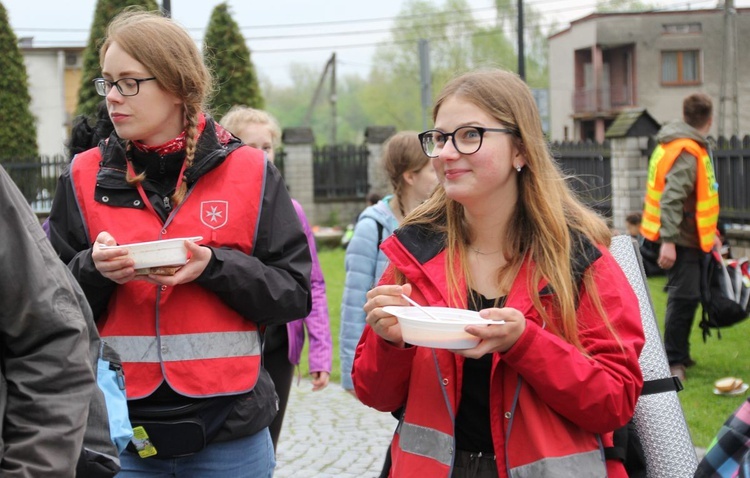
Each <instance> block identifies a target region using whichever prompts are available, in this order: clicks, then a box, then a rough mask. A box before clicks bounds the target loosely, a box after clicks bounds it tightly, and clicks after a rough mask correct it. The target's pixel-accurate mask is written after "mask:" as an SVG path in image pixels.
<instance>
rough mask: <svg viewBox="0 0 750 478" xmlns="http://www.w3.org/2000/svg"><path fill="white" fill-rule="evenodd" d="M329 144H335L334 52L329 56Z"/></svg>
mask: <svg viewBox="0 0 750 478" xmlns="http://www.w3.org/2000/svg"><path fill="white" fill-rule="evenodd" d="M330 63H331V144H336V52H333V55H331V60H330Z"/></svg>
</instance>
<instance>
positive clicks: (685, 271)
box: [641, 93, 721, 381]
mask: <svg viewBox="0 0 750 478" xmlns="http://www.w3.org/2000/svg"><path fill="white" fill-rule="evenodd" d="M682 116H683V120H682V121H675V122H672V123H669V124H667V125H665V126H664V127H663V128H662V129H661V131H659V134H658V135H657V138H656V139H657V140H658V141H659V145H658V146H657V147H656V149H655V150H654V152H653V154H652V155H651V159H650V161H649V167H648V182H647V185H646V188H647V189H646V199H645V205H644V209H643V217H642V220H641V234H642V235H643V237H645V238H646V239H648V240H650V241H659V242H660V243H661V246H660V248H659V257H658V259H657V264H658V266H659V267H661V268H662V269H666V270H667V311H666V316H665V318H664V346H665V349H666V352H667V359H668V360H669V366H670V371H671V373H672V375H674V376H677V377H678V378H679V379H680V380H683V381H684V380H685V378H686V373H685V368H686V367H689V366H691V365H693V364H694V363H695V361H694V360H693V359H692V358H691V356H690V330H691V328H692V326H693V319H694V317H695V311H696V310H697V308H698V304H699V303H700V267H701V260H702V258H703V256H704V254H705V253H707V252H710V251H711V249H712V248H714V247H716V248H717V249H718V250H720V249H721V243H720V241H719V239H718V237H717V235H716V226H717V224H718V219H719V191H718V184H717V183H716V176H715V174H714V165H713V160H712V158H711V152H710V149H709V145H708V141H707V140H706V137H707V136H708V132H709V130H710V129H711V124H712V121H713V103H712V101H711V98H710V97H709V96H708V95H706V94H704V93H694V94H691V95H689V96H687V97H686V98H685V99H684V101H683V104H682Z"/></svg>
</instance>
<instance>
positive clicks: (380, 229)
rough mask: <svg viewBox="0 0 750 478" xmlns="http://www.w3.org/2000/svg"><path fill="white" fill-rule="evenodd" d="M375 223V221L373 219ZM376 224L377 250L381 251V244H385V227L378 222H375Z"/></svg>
mask: <svg viewBox="0 0 750 478" xmlns="http://www.w3.org/2000/svg"><path fill="white" fill-rule="evenodd" d="M373 221H375V219H373ZM375 224H376V225H377V227H378V245H377V246H376V248H377V249H378V250H380V244H382V242H383V225H382V224H380V223H379V222H378V221H375Z"/></svg>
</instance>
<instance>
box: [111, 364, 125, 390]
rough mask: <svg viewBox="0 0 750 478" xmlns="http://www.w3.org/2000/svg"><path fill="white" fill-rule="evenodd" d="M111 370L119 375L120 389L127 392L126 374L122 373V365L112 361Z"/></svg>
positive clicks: (118, 383)
mask: <svg viewBox="0 0 750 478" xmlns="http://www.w3.org/2000/svg"><path fill="white" fill-rule="evenodd" d="M109 369H110V370H112V371H113V372H115V374H116V375H117V385H118V386H119V387H120V390H125V374H124V373H123V372H122V364H121V363H119V362H115V361H112V360H110V362H109Z"/></svg>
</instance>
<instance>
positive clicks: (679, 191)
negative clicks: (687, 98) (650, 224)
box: [656, 121, 710, 249]
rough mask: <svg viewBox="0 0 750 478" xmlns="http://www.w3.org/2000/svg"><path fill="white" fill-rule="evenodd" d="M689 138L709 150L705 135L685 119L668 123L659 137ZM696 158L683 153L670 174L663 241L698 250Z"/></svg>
mask: <svg viewBox="0 0 750 478" xmlns="http://www.w3.org/2000/svg"><path fill="white" fill-rule="evenodd" d="M681 138H689V139H692V140H694V141H696V142H697V143H698V144H700V145H701V146H704V147H705V148H706V149H708V150H709V154H710V148H709V146H708V142H707V141H706V138H705V137H703V135H701V134H700V133H699V132H698V130H696V129H695V128H693V127H692V126H689V125H688V124H686V123H684V122H682V121H675V122H672V123H668V124H666V125H665V126H664V127H662V129H661V130H660V131H659V133H658V134H657V136H656V140H657V141H659V143H662V144H664V143H669V142H670V141H674V140H676V139H681ZM697 170H698V164H697V158H696V157H695V156H693V155H692V154H689V153H686V152H684V151H683V152H682V153H681V154H680V156H678V157H677V159H676V160H675V162H674V165H672V169H671V170H670V171H669V173H667V177H666V185H665V187H664V194H663V195H662V198H661V230H660V231H659V234H660V236H661V237H660V240H661V241H662V242H673V243H675V244H677V245H678V246H684V247H692V248H696V249H699V248H700V242H699V240H698V229H697V228H696V225H695V201H696V195H695V181H696V176H697Z"/></svg>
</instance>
